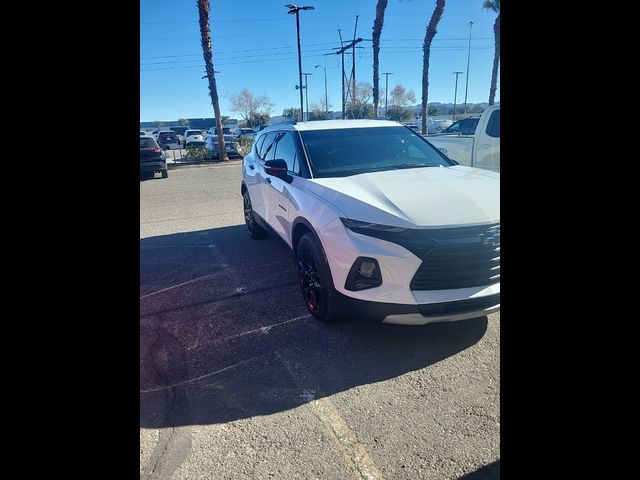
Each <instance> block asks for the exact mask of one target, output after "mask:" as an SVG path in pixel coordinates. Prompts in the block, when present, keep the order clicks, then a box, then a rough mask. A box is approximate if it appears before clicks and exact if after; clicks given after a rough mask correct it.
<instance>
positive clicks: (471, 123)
mask: <svg viewBox="0 0 640 480" xmlns="http://www.w3.org/2000/svg"><path fill="white" fill-rule="evenodd" d="M479 120H480V117H467V118H463V119H462V120H458V121H456V122H453V123H452V124H451V125H450V126H449V127H448V128H445V129H444V130H443V131H442V132H441V133H459V134H462V135H473V134H474V133H476V128H477V127H478V121H479Z"/></svg>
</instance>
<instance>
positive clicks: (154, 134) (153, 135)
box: [151, 129, 160, 140]
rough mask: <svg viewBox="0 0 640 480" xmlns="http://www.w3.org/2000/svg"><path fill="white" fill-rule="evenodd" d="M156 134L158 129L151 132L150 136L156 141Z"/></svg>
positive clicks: (158, 131)
mask: <svg viewBox="0 0 640 480" xmlns="http://www.w3.org/2000/svg"><path fill="white" fill-rule="evenodd" d="M158 133H160V130H159V129H158V130H154V131H153V132H151V136H152V137H153V138H155V139H156V140H157V139H158Z"/></svg>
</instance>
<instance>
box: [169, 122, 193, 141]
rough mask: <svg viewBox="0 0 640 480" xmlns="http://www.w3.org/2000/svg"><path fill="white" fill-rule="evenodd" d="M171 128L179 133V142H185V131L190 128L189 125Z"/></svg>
mask: <svg viewBox="0 0 640 480" xmlns="http://www.w3.org/2000/svg"><path fill="white" fill-rule="evenodd" d="M169 130H171V131H172V132H175V133H176V135H178V142H179V143H180V144H181V145H182V144H183V143H184V133H185V132H186V131H187V130H189V127H185V126H180V127H169Z"/></svg>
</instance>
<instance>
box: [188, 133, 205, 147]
mask: <svg viewBox="0 0 640 480" xmlns="http://www.w3.org/2000/svg"><path fill="white" fill-rule="evenodd" d="M204 142H205V141H204V132H203V131H202V130H187V131H186V132H184V142H183V145H184V146H185V148H186V147H189V146H192V147H202V146H204Z"/></svg>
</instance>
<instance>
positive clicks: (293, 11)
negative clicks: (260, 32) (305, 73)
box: [285, 3, 315, 117]
mask: <svg viewBox="0 0 640 480" xmlns="http://www.w3.org/2000/svg"><path fill="white" fill-rule="evenodd" d="M285 7H287V8H288V9H289V11H288V12H287V13H288V14H290V15H294V14H295V16H296V31H297V33H298V85H299V86H300V116H301V117H302V114H303V112H304V104H303V103H304V102H303V99H302V52H301V51H300V10H315V7H299V6H297V5H292V4H291V3H289V4H287V5H285Z"/></svg>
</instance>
